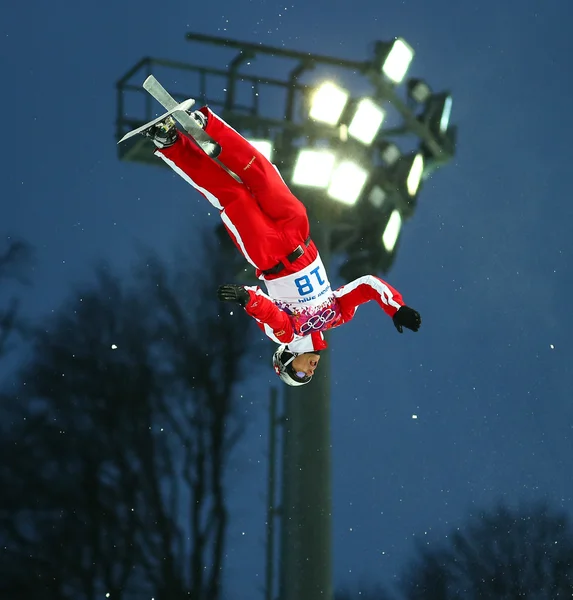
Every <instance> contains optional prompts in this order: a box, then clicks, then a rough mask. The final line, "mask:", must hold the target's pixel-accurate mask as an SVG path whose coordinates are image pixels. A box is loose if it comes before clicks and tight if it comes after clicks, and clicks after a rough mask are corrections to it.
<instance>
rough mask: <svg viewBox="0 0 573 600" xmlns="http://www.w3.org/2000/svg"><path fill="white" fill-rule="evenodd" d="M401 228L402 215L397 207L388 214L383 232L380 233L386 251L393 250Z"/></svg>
mask: <svg viewBox="0 0 573 600" xmlns="http://www.w3.org/2000/svg"><path fill="white" fill-rule="evenodd" d="M401 230H402V215H401V214H400V211H399V210H398V209H394V210H393V211H392V213H391V214H390V218H389V219H388V223H387V224H386V227H385V228H384V233H383V234H382V244H383V245H384V248H385V249H386V252H393V251H394V248H395V247H396V242H397V241H398V236H399V235H400V231H401Z"/></svg>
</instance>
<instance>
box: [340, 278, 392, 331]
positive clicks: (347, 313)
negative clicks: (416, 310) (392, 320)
mask: <svg viewBox="0 0 573 600" xmlns="http://www.w3.org/2000/svg"><path fill="white" fill-rule="evenodd" d="M334 295H335V296H336V297H337V298H338V303H339V305H340V308H341V310H342V317H343V319H344V321H345V322H346V321H349V320H350V319H352V317H353V316H354V313H355V312H356V309H357V308H358V307H359V306H360V305H361V304H364V303H365V302H369V301H370V300H375V301H376V302H377V303H378V305H379V306H380V308H381V309H382V310H383V311H384V312H385V313H386V314H387V315H388V316H389V317H394V315H395V314H396V312H397V311H398V310H399V309H400V307H401V306H404V300H402V296H401V294H400V292H398V290H396V289H394V288H393V287H392V286H391V285H390V284H388V283H386V282H385V281H384V280H382V279H380V278H379V277H375V276H374V275H364V276H363V277H359V278H358V279H355V280H354V281H351V282H350V283H347V284H346V285H343V286H342V287H339V288H338V289H337V290H334Z"/></svg>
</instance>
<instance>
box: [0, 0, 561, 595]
mask: <svg viewBox="0 0 573 600" xmlns="http://www.w3.org/2000/svg"><path fill="white" fill-rule="evenodd" d="M8 4H9V8H7V7H3V11H2V13H3V16H2V20H1V32H2V36H1V46H0V48H1V50H0V54H1V56H2V64H3V68H2V75H3V78H4V83H3V85H2V91H3V93H2V95H1V99H0V105H1V108H2V110H1V114H2V115H3V118H4V123H3V126H2V134H3V144H2V150H1V154H2V156H1V164H2V192H1V195H0V197H1V204H2V213H1V215H2V217H1V221H2V226H1V227H0V231H1V232H2V234H3V235H4V234H6V233H12V234H16V235H20V236H22V237H24V238H26V239H27V240H28V241H30V242H31V243H32V244H34V245H35V246H36V248H37V252H38V263H37V266H36V269H35V271H34V274H33V284H34V285H33V286H32V287H31V288H30V289H29V290H27V291H25V292H24V300H25V304H24V306H25V309H26V312H27V314H28V315H30V316H32V317H37V318H40V317H41V315H43V314H48V313H50V312H51V311H52V310H56V309H57V308H58V306H59V304H60V302H61V301H62V299H63V298H64V297H65V296H66V295H67V294H68V292H69V289H70V286H71V285H73V284H75V283H78V282H82V281H87V280H89V279H90V278H91V276H92V268H93V265H94V264H95V263H96V262H97V261H99V260H100V259H105V260H107V261H108V262H109V263H110V265H112V267H113V268H114V269H116V270H118V271H123V270H126V269H128V268H129V266H130V265H131V264H132V263H133V262H134V261H135V259H136V257H137V248H138V246H140V245H146V246H149V247H151V248H153V249H156V250H157V251H158V252H160V253H161V254H162V255H164V256H167V257H169V256H171V253H172V250H173V248H174V246H175V245H176V244H180V243H182V242H183V241H185V240H186V239H187V238H193V236H194V235H195V233H196V232H197V231H198V230H199V229H200V228H202V227H205V226H209V227H210V226H214V225H216V224H218V218H217V217H216V216H215V215H213V214H212V210H211V207H210V205H209V204H208V203H207V202H206V201H205V200H204V199H203V198H202V197H200V196H199V195H198V194H196V193H195V192H194V191H193V190H192V188H191V187H190V186H188V185H187V184H186V183H185V182H184V181H182V180H181V179H180V178H179V177H177V176H176V175H174V174H173V173H171V172H170V171H168V170H166V169H162V168H159V167H158V168H153V167H150V166H146V165H140V164H134V163H125V162H121V161H120V160H119V159H118V157H117V148H116V139H115V137H114V133H115V118H116V96H115V89H114V85H115V82H116V80H117V79H119V78H120V77H121V76H122V75H123V74H124V73H125V72H126V71H127V70H128V69H129V68H131V67H132V66H133V65H134V64H135V63H136V62H137V61H138V60H139V59H140V58H142V57H143V56H154V57H160V58H167V59H172V60H178V61H189V62H197V63H203V64H206V65H209V64H212V65H213V66H219V67H224V66H225V65H224V64H220V63H219V64H217V62H216V61H217V59H215V58H214V57H213V56H210V55H209V53H208V50H209V47H207V46H199V45H193V44H191V43H189V42H187V41H185V39H184V35H185V33H186V32H188V31H195V32H200V33H204V34H210V35H219V36H222V35H227V36H229V37H231V38H234V39H239V40H245V41H251V42H260V43H263V44H269V45H274V46H280V47H285V48H289V49H294V50H300V51H307V52H311V53H317V54H325V55H332V56H338V57H341V58H347V59H352V60H364V59H366V58H367V57H368V50H369V44H370V43H371V42H374V41H375V40H385V39H390V38H392V37H394V36H397V35H401V36H403V37H404V38H405V39H406V40H407V41H408V42H409V43H410V44H411V45H412V46H413V47H414V49H415V50H416V53H417V54H416V57H415V59H414V63H413V66H412V70H411V72H410V74H411V75H414V76H420V77H423V78H424V79H426V80H427V81H428V82H429V83H430V84H431V85H432V87H433V88H434V89H436V90H439V89H443V88H449V89H450V90H451V91H452V93H453V98H454V103H453V113H452V121H453V122H454V123H456V124H457V125H458V126H459V142H458V151H457V155H456V157H455V159H454V161H453V162H452V163H451V164H450V165H448V166H447V167H445V168H444V169H442V170H441V171H438V172H437V173H436V174H435V175H434V176H433V177H432V178H431V179H430V180H429V181H428V182H426V185H425V186H424V189H423V191H422V193H421V196H420V200H419V205H418V210H417V212H416V215H415V217H414V218H413V219H412V220H411V221H409V222H408V223H407V225H406V227H405V228H404V231H403V235H402V239H401V245H400V252H399V255H398V258H397V260H396V262H395V265H394V267H393V269H392V270H391V272H390V273H389V274H387V275H386V276H385V278H386V279H387V280H388V281H389V283H391V284H392V285H393V286H395V287H397V288H398V289H399V290H400V291H401V293H402V294H403V296H404V299H405V301H406V302H407V303H408V304H409V305H410V306H412V307H414V308H416V309H417V310H419V311H420V313H421V315H422V319H423V324H422V328H421V330H420V332H419V333H417V334H413V333H412V332H409V331H406V332H405V333H404V335H401V336H400V335H398V334H397V333H396V331H395V329H394V327H393V325H392V322H391V320H390V319H388V317H386V316H385V315H384V313H383V312H382V311H381V310H380V309H379V308H378V307H377V305H376V304H374V303H371V304H372V305H371V306H370V305H368V306H365V307H362V308H361V309H360V310H359V312H358V314H357V316H356V318H355V319H354V321H353V322H352V323H351V324H350V325H347V326H345V327H343V328H340V329H338V330H336V331H335V332H333V333H331V334H330V336H329V338H328V339H329V342H330V344H331V349H332V350H331V351H332V367H333V376H332V443H333V485H334V489H333V494H334V496H333V506H334V521H333V526H334V570H335V584H336V585H337V586H340V585H343V584H348V585H354V584H357V583H358V582H362V581H372V582H379V583H383V584H391V583H392V581H394V579H395V577H396V576H397V575H398V573H399V571H400V568H401V566H402V565H403V563H404V561H405V560H406V559H407V558H408V557H409V556H410V555H411V552H412V549H413V545H412V542H413V540H414V538H415V537H423V536H428V537H429V538H431V539H434V538H437V537H440V536H442V535H444V534H445V533H447V532H448V531H449V530H450V529H451V528H452V527H454V526H457V525H462V524H463V522H464V519H465V517H466V515H467V514H468V512H470V511H472V510H477V509H480V508H488V507H491V506H492V505H493V503H494V502H495V501H496V500H498V499H502V500H504V501H505V502H507V503H509V504H517V503H519V502H521V501H523V500H531V499H544V500H547V501H548V502H549V503H550V504H551V505H552V506H554V507H556V508H564V509H566V510H570V509H571V506H572V496H573V478H572V477H571V472H572V466H571V456H572V444H573V431H572V422H573V407H572V405H571V400H572V395H571V388H572V387H573V376H572V374H571V369H570V366H571V365H573V353H572V352H571V349H570V348H571V345H570V343H569V341H570V340H569V336H570V331H571V329H572V327H573V318H572V316H571V310H570V304H571V295H572V293H573V277H572V276H571V272H570V270H569V269H570V264H569V262H570V257H571V256H572V252H573V238H572V236H571V223H572V221H573V208H572V202H571V198H570V179H569V177H570V173H571V165H570V160H571V146H570V140H571V135H572V134H573V125H572V121H571V109H570V106H571V96H572V93H573V86H572V84H571V78H570V68H571V67H570V58H571V57H572V56H573V42H572V41H571V31H570V24H571V19H572V18H573V6H572V5H570V4H569V3H566V2H563V1H559V2H558V1H557V0H544V1H541V0H537V1H533V0H519V1H518V0H505V1H504V2H500V1H499V0H483V1H481V2H451V1H446V0H435V1H433V2H427V1H426V0H414V1H412V0H410V1H407V2H400V3H396V2H387V3H381V2H376V1H374V0H354V1H353V2H342V1H341V0H310V1H307V2H297V3H295V4H291V3H290V2H289V3H288V4H287V3H285V4H279V3H277V2H275V1H271V0H269V1H264V0H253V1H249V2H247V1H244V0H241V1H239V2H230V1H228V0H223V1H222V2H218V3H216V2H201V3H193V2H185V3H183V2H178V1H173V0H172V1H170V2H168V3H156V2H150V1H148V0H142V1H140V2H137V3H136V2H125V1H121V0H119V1H118V2H115V3H113V4H114V5H115V8H114V9H111V8H103V5H107V6H111V4H112V3H101V6H100V5H98V3H87V2H77V3H69V2H63V1H62V0H56V2H55V3H54V2H50V3H43V2H35V3H33V6H30V4H28V3H23V2H18V3H16V2H11V3H8ZM31 9H32V10H31ZM199 52H200V53H201V54H200V55H199V54H198V53H199ZM227 56H229V58H231V57H232V56H233V55H232V54H229V55H227ZM166 83H167V84H168V83H169V82H166ZM167 87H169V86H168V85H167ZM188 91H189V93H190V94H192V93H193V90H188ZM330 276H331V280H332V282H333V283H334V284H335V285H336V286H338V285H341V284H342V283H343V282H342V281H341V280H340V278H339V277H338V275H337V274H336V273H335V272H333V273H331V275H330ZM214 301H216V300H215V299H214ZM245 318H247V317H246V316H245ZM256 369H258V371H257V370H255V379H254V382H253V383H252V385H251V393H250V395H249V397H248V398H246V399H245V402H246V406H245V412H246V414H247V416H248V418H249V419H250V420H251V426H250V429H249V431H248V434H247V437H246V439H245V441H244V443H243V444H242V446H241V447H240V451H239V453H238V454H237V455H236V456H235V459H234V461H233V472H232V475H231V478H230V492H229V494H230V497H231V498H232V500H231V509H232V521H231V530H230V538H229V542H228V559H227V564H226V567H227V570H226V578H227V585H228V586H229V589H233V591H234V596H233V597H234V598H236V599H237V600H246V599H247V598H249V599H250V598H253V597H254V596H253V594H252V590H253V589H254V588H255V587H256V586H259V585H262V583H263V568H264V546H263V536H264V493H265V490H266V468H267V464H266V458H265V452H266V440H267V412H266V409H267V394H268V383H269V381H273V382H274V380H275V378H274V374H273V373H272V371H271V368H270V364H269V357H264V360H262V361H261V363H260V365H258V364H257V365H256ZM413 415H417V418H413Z"/></svg>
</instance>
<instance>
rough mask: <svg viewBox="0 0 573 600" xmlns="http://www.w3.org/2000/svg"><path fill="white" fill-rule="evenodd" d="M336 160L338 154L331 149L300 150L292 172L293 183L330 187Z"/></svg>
mask: <svg viewBox="0 0 573 600" xmlns="http://www.w3.org/2000/svg"><path fill="white" fill-rule="evenodd" d="M335 160H336V155H335V154H334V152H331V151H330V150H313V149H308V148H305V149H301V150H299V152H298V156H297V158H296V162H295V165H294V170H293V174H292V182H293V184H294V185H301V186H306V187H316V188H323V189H324V188H326V187H328V184H329V182H330V178H331V174H332V169H333V167H334V163H335Z"/></svg>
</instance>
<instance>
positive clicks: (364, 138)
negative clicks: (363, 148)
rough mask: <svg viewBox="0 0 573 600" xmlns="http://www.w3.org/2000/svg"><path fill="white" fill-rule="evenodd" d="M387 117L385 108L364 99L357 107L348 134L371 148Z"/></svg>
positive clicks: (368, 99)
mask: <svg viewBox="0 0 573 600" xmlns="http://www.w3.org/2000/svg"><path fill="white" fill-rule="evenodd" d="M385 116H386V112H385V111H384V109H383V108H381V107H380V106H378V105H377V104H376V103H374V102H373V101H372V100H370V98H362V99H361V100H360V101H359V102H358V104H357V105H356V109H355V111H354V115H353V116H352V119H351V120H350V124H349V125H348V134H349V135H351V136H352V137H353V138H354V139H356V140H358V141H359V142H362V143H363V144H366V145H367V146H369V145H370V144H371V143H372V141H373V140H374V138H375V137H376V135H377V134H378V131H379V130H380V127H381V126H382V123H383V122H384V117H385Z"/></svg>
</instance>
